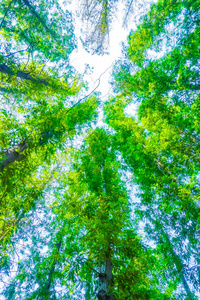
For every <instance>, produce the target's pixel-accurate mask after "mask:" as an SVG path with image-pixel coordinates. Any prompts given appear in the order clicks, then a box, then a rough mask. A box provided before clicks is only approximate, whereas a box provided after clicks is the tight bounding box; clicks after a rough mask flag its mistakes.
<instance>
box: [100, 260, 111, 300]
mask: <svg viewBox="0 0 200 300" xmlns="http://www.w3.org/2000/svg"><path fill="white" fill-rule="evenodd" d="M112 282H113V275H112V263H111V260H110V258H108V259H107V260H106V262H105V263H103V264H102V265H101V267H100V273H99V291H98V294H97V298H98V300H114V297H113V295H111V294H110V291H109V286H110V285H111V284H112Z"/></svg>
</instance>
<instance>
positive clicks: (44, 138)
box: [0, 130, 55, 173]
mask: <svg viewBox="0 0 200 300" xmlns="http://www.w3.org/2000/svg"><path fill="white" fill-rule="evenodd" d="M54 134H55V132H54V131H53V130H49V131H46V132H42V133H41V138H40V140H39V143H38V145H44V144H46V143H48V141H49V138H52V137H53V136H54ZM28 148H29V144H28V142H23V143H19V144H17V145H15V146H13V147H12V148H10V149H9V150H7V151H5V152H4V155H5V156H6V159H5V160H4V161H2V162H1V163H0V170H1V172H2V173H3V172H4V169H5V167H6V166H8V165H9V164H10V163H13V162H15V161H20V160H22V159H23V158H24V154H23V152H24V150H26V149H28Z"/></svg>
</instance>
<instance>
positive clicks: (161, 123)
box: [0, 0, 200, 300]
mask: <svg viewBox="0 0 200 300" xmlns="http://www.w3.org/2000/svg"><path fill="white" fill-rule="evenodd" d="M197 2H198V1H194V0H193V1H192V0H190V1H184V0H177V1H171V0H164V1H161V0H160V1H158V3H157V4H153V5H151V8H150V11H149V13H148V14H146V15H145V16H144V17H143V19H142V20H141V24H140V25H139V26H138V28H137V30H136V31H135V32H131V33H130V36H129V39H128V40H129V47H128V49H127V58H126V61H125V64H121V63H120V62H118V63H116V67H115V69H114V71H113V95H112V97H110V98H109V99H108V101H107V102H106V103H105V105H104V125H102V127H103V128H99V126H96V123H95V122H96V119H97V113H96V109H97V108H98V104H99V100H98V97H97V96H98V95H91V96H90V97H84V98H81V99H80V100H78V101H77V102H75V101H72V102H71V97H72V96H76V95H77V93H78V91H79V89H80V88H81V86H82V83H79V82H78V78H77V77H75V78H74V79H72V82H71V83H70V81H68V80H66V75H65V70H67V68H68V67H67V65H68V63H64V62H63V63H64V67H63V69H62V68H60V69H59V70H58V69H57V68H54V67H53V66H52V65H51V64H54V62H55V60H54V54H53V53H54V52H52V53H50V52H51V51H50V50H49V51H50V52H48V53H47V52H46V50H44V53H43V48H40V52H41V54H40V55H39V56H38V53H37V52H39V50H35V51H36V53H35V54H36V55H35V57H34V59H32V62H31V63H29V62H28V63H27V64H26V63H25V67H24V65H23V63H22V58H21V57H20V56H19V54H18V53H17V55H16V58H15V59H12V60H10V58H9V57H10V55H9V56H8V57H6V56H5V55H4V58H3V61H2V63H1V65H0V74H1V76H2V83H3V84H2V88H1V92H2V98H3V97H4V98H3V101H4V102H5V103H6V105H7V106H6V110H7V111H5V110H3V108H2V117H1V122H2V128H3V129H2V131H1V132H0V134H1V136H2V139H1V140H2V149H3V150H2V159H1V180H2V190H3V193H2V200H1V208H2V217H1V221H0V225H1V227H2V228H3V230H1V233H2V240H3V243H2V251H1V255H2V256H1V273H0V280H1V281H2V282H3V284H4V288H3V289H2V296H3V297H4V299H9V300H10V299H11V300H12V299H13V300H14V299H19V297H20V298H21V299H59V300H60V299H83V298H85V299H86V300H89V299H98V300H106V299H109V300H117V299H124V300H125V299H133V300H135V299H141V300H142V299H145V300H147V299H151V300H155V299H159V300H160V299H161V300H162V299H163V300H168V299H169V300H174V299H183V300H186V299H187V300H191V299H195V300H196V299H197V297H198V293H199V282H200V268H199V265H200V261H199V253H198V251H199V228H200V226H199V223H200V222H199V220H200V209H199V190H200V186H199V139H200V136H199V121H198V120H199V117H200V114H199V113H200V111H199V99H200V98H199V79H198V75H199V65H198V59H199V51H198V49H199V35H198V34H197V33H198V31H199V15H198V12H197V7H198V6H197V4H198V3H197ZM16 3H18V2H17V1H16V2H9V3H6V4H7V5H6V6H5V7H4V6H2V7H3V11H4V14H3V15H4V17H3V23H4V21H6V22H7V23H6V24H7V25H6V26H7V27H6V30H7V32H9V28H12V22H11V23H9V22H8V20H7V17H6V16H9V14H10V16H11V14H13V10H11V11H10V8H12V7H13V6H12V5H14V4H15V5H16ZM23 3H24V8H25V9H26V12H29V13H30V14H31V15H33V18H34V20H35V22H37V24H38V29H39V30H40V28H41V26H43V29H41V34H42V35H41V39H43V38H44V40H45V34H47V35H48V34H49V35H51V34H52V36H53V34H54V33H53V32H52V31H51V30H50V33H49V23H48V22H49V21H48V20H49V17H48V16H49V14H51V9H49V11H48V12H47V14H45V13H44V15H43V13H42V9H41V10H40V9H39V7H41V8H42V5H43V2H39V3H38V6H37V5H36V4H34V5H33V4H32V3H29V2H27V1H24V2H23ZM51 3H52V2H51ZM93 3H94V2H93V1H91V2H89V4H88V5H89V6H88V9H90V8H91V6H90V5H93ZM102 3H103V4H105V2H100V3H99V5H100V6H97V7H95V8H94V10H95V9H97V10H98V9H99V7H101V5H102ZM111 3H113V2H109V1H107V4H106V5H107V10H105V7H104V12H105V11H106V12H107V13H108V16H109V17H110V15H109V13H111V11H112V5H111V6H110V7H111V8H110V11H109V9H108V5H109V4H111ZM129 3H130V2H129ZM131 3H132V2H131ZM131 3H130V4H131ZM49 5H50V7H51V8H52V6H51V4H49ZM15 8H16V14H15V15H16V16H18V13H17V11H18V10H17V9H18V6H16V7H15ZM47 8H48V6H47ZM27 9H28V11H27ZM95 11H96V10H95ZM101 13H103V12H102V10H101ZM101 13H100V15H101ZM95 16H96V15H95ZM57 18H58V19H57ZM56 20H59V16H58V15H56ZM18 22H19V21H18ZM21 22H22V25H23V26H25V24H24V23H23V21H22V20H21ZM102 22H107V21H105V20H104V21H102ZM3 23H2V21H1V25H2V24H3ZM19 23H20V22H19ZM108 23H109V22H108ZM108 23H106V24H108ZM20 24H21V23H20ZM27 24H29V23H27ZM102 24H103V23H102ZM22 25H20V26H22ZM23 26H22V27H23ZM28 26H29V28H32V27H31V26H32V24H29V25H28ZM22 27H20V30H21V29H22ZM23 28H24V27H23ZM59 28H60V27H59V26H58V29H59ZM169 28H173V34H169V33H168V31H169V30H168V29H169ZM53 29H54V28H52V30H53ZM12 30H13V29H12ZM55 30H57V29H55ZM106 30H108V27H106ZM36 31H37V30H36ZM10 32H13V31H10ZM30 32H31V31H30ZM39 33H40V31H39ZM30 34H31V33H30ZM43 35H44V37H43ZM5 37H6V35H5ZM48 38H49V36H48ZM56 38H57V39H56V41H55V44H56V45H57V43H58V41H59V36H57V37H56ZM12 39H13V40H14V39H16V37H15V36H14V35H13V36H12ZM72 39H73V37H72ZM173 39H174V40H175V42H173V43H174V44H173V43H172V41H174V40H173ZM48 42H49V43H50V42H52V44H53V41H52V40H51V39H50V41H48ZM169 42H170V46H169ZM20 43H21V44H23V43H24V39H21V42H20ZM20 43H19V44H20ZM21 44H20V45H21ZM63 45H64V44H63ZM102 45H103V44H102ZM191 45H192V46H191ZM20 49H21V48H20ZM56 49H57V48H56ZM160 49H164V52H162V53H161V52H160V53H159V50H160ZM20 51H21V50H20ZM156 51H158V53H159V57H160V58H157V57H156V58H155V52H156ZM19 53H20V52H19ZM20 55H21V54H20ZM23 55H26V54H25V53H24V54H23ZM48 55H49V57H51V58H50V60H51V64H50V65H49V66H46V67H44V68H43V59H44V57H47V56H48ZM36 56H37V59H36ZM62 59H63V58H62ZM62 59H61V60H59V62H58V66H60V65H62ZM128 59H129V61H128ZM56 65H57V61H56ZM68 73H71V75H70V76H71V78H73V77H74V73H73V71H72V69H71V68H69V71H68ZM10 95H11V96H10ZM9 96H10V97H11V99H12V100H14V103H13V106H12V109H10V111H9V114H8V108H7V107H8V104H7V101H8V99H9V98H8V97H9ZM6 97H7V98H6ZM83 100H84V101H83ZM135 103H136V104H137V106H138V109H137V114H136V116H130V115H128V114H127V111H128V110H127V108H128V107H129V106H130V105H132V104H135ZM94 127H96V128H94ZM128 176H129V177H131V179H130V180H129V181H128V180H127V178H128ZM136 187H137V190H138V191H137V194H136V196H137V197H138V198H136V197H135V196H133V191H134V190H135V188H136Z"/></svg>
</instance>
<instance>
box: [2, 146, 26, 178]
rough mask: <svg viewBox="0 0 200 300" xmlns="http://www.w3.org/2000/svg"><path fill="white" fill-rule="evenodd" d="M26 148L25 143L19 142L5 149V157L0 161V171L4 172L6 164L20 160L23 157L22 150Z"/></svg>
mask: <svg viewBox="0 0 200 300" xmlns="http://www.w3.org/2000/svg"><path fill="white" fill-rule="evenodd" d="M27 148H28V144H27V143H19V144H17V145H16V146H14V147H12V148H11V149H9V150H7V151H6V152H5V153H4V155H5V156H6V159H5V160H4V161H3V162H2V163H1V172H2V173H3V172H4V169H5V167H6V166H7V165H9V164H10V163H12V162H15V161H20V160H22V158H23V157H24V154H22V152H23V151H24V150H26V149H27Z"/></svg>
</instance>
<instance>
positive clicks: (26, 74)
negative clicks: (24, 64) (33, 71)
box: [0, 63, 49, 86]
mask: <svg viewBox="0 0 200 300" xmlns="http://www.w3.org/2000/svg"><path fill="white" fill-rule="evenodd" d="M0 72H1V73H4V74H7V75H9V76H17V77H18V78H20V79H22V80H29V81H31V82H33V83H41V84H44V85H45V86H48V85H49V84H48V82H47V81H46V80H45V79H44V78H34V77H33V76H32V75H30V73H29V72H24V71H14V70H13V69H12V68H11V67H9V66H7V65H6V64H4V63H3V64H0Z"/></svg>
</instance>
